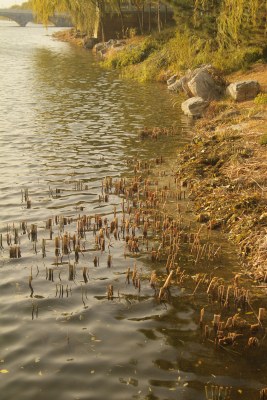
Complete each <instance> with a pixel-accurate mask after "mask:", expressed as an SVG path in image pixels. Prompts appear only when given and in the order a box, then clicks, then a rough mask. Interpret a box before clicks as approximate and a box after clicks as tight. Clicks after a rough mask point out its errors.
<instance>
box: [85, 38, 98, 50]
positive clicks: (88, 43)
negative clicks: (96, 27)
mask: <svg viewBox="0 0 267 400" xmlns="http://www.w3.org/2000/svg"><path fill="white" fill-rule="evenodd" d="M97 42H98V39H97V38H93V37H86V38H85V39H84V42H83V46H84V47H85V48H86V49H89V50H91V49H92V48H93V47H94V46H95V44H96V43H97Z"/></svg>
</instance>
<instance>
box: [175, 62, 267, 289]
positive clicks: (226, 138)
mask: <svg viewBox="0 0 267 400" xmlns="http://www.w3.org/2000/svg"><path fill="white" fill-rule="evenodd" d="M228 78H229V81H230V82H231V81H237V80H244V79H257V80H258V81H259V83H260V85H261V88H262V90H264V91H266V84H267V67H266V65H264V64H256V65H255V66H253V67H252V68H251V70H250V71H247V72H245V73H241V72H239V73H236V74H233V75H231V76H229V77H228ZM266 133H267V105H256V104H255V102H254V101H247V102H243V103H234V102H231V101H222V102H218V103H213V104H211V106H210V108H209V109H208V111H207V114H206V116H205V118H203V119H202V120H199V121H198V122H197V124H196V136H195V138H194V143H192V144H190V145H189V146H188V147H187V148H186V149H185V150H184V151H183V152H182V153H181V154H180V155H179V157H178V162H179V167H178V175H179V176H182V177H183V178H185V179H187V181H188V182H190V187H191V198H192V199H194V203H195V208H196V211H197V213H198V214H199V218H200V220H205V221H208V222H207V224H208V225H209V226H210V228H211V229H216V228H221V227H225V228H226V230H227V231H228V232H229V233H230V237H231V238H232V239H233V240H234V241H235V242H236V243H237V244H238V246H239V248H240V254H241V256H242V258H243V260H244V268H245V270H246V272H247V274H249V275H250V276H251V277H253V278H254V279H256V280H259V281H261V282H265V283H266V282H267V147H266V144H263V143H262V140H261V139H262V138H263V137H265V135H266Z"/></svg>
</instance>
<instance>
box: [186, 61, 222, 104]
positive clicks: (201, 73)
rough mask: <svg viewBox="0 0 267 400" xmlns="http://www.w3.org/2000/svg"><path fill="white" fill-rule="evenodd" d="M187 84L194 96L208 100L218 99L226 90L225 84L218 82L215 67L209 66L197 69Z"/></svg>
mask: <svg viewBox="0 0 267 400" xmlns="http://www.w3.org/2000/svg"><path fill="white" fill-rule="evenodd" d="M187 86H188V88H189V90H190V92H191V93H192V94H193V96H195V97H202V99H204V100H208V101H211V100H218V99H219V98H220V97H221V96H222V95H223V94H224V92H225V87H224V85H223V84H222V82H219V83H218V82H216V80H215V78H214V75H213V69H212V68H211V67H210V68H209V66H207V67H206V68H199V69H197V70H195V71H194V74H193V77H192V79H190V80H189V81H188V83H187Z"/></svg>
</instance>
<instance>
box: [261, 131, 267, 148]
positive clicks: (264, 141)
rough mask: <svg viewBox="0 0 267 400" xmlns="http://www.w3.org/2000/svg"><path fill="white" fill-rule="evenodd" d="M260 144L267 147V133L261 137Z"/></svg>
mask: <svg viewBox="0 0 267 400" xmlns="http://www.w3.org/2000/svg"><path fill="white" fill-rule="evenodd" d="M260 144H261V145H262V146H266V145H267V133H265V134H264V135H262V136H261V137H260Z"/></svg>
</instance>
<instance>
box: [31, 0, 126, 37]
mask: <svg viewBox="0 0 267 400" xmlns="http://www.w3.org/2000/svg"><path fill="white" fill-rule="evenodd" d="M107 7H108V8H109V9H111V10H112V11H118V8H119V0H109V1H105V0H96V1H95V0H33V10H34V12H35V13H36V15H37V18H38V20H39V21H41V22H42V23H44V24H46V25H47V23H48V22H49V17H50V16H51V15H53V14H54V13H55V12H67V13H69V14H70V16H71V18H72V21H73V23H74V25H75V27H76V28H77V29H80V30H81V31H83V32H86V33H87V34H88V35H91V36H94V34H95V33H96V32H98V27H99V25H101V21H102V18H103V15H104V13H105V9H106V8H107Z"/></svg>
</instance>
